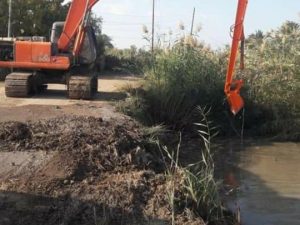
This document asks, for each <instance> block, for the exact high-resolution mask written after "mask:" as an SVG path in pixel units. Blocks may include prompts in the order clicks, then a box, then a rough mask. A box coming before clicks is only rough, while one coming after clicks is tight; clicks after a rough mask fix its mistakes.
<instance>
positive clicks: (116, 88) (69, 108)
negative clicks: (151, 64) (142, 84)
mask: <svg viewBox="0 0 300 225" xmlns="http://www.w3.org/2000/svg"><path fill="white" fill-rule="evenodd" d="M138 80H139V78H137V77H135V76H129V75H122V74H110V75H104V76H100V78H99V82H98V83H99V85H98V90H99V93H98V94H97V96H96V98H95V99H94V100H93V101H82V100H69V99H67V98H66V86H65V85H56V84H54V85H53V84H51V85H49V86H48V90H46V91H45V92H43V93H41V94H38V95H35V96H33V97H31V98H7V97H6V96H5V92H4V83H3V82H1V83H0V122H4V121H22V122H25V121H28V120H31V121H36V120H40V119H47V118H54V117H57V116H62V115H79V116H80V115H84V116H94V117H99V116H101V117H103V118H111V117H115V116H120V114H117V113H115V110H114V107H112V106H111V104H109V102H112V101H115V100H121V99H124V98H125V97H126V94H124V93H122V92H121V91H120V88H121V87H122V86H124V85H128V84H130V85H135V84H136V83H137V81H138Z"/></svg>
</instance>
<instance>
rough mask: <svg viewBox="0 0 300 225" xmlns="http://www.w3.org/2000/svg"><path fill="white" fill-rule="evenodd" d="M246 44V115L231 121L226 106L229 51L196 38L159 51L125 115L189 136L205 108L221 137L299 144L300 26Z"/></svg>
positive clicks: (283, 28) (258, 35)
mask: <svg viewBox="0 0 300 225" xmlns="http://www.w3.org/2000/svg"><path fill="white" fill-rule="evenodd" d="M246 43H247V49H246V69H245V70H244V71H243V72H239V71H238V69H237V71H238V72H237V76H238V77H242V78H243V79H244V80H245V84H246V85H245V87H244V88H243V89H242V96H243V97H244V98H245V102H246V107H245V109H246V110H245V113H244V114H243V115H238V116H237V117H235V118H234V119H233V117H231V116H230V113H229V110H228V109H227V107H226V103H225V98H224V93H223V85H224V80H225V74H226V68H227V59H228V55H229V48H224V49H222V50H218V51H216V50H212V49H210V48H209V47H207V46H206V45H205V44H203V43H199V42H197V40H196V38H194V37H187V38H179V39H178V40H177V41H175V42H174V43H173V45H168V46H167V47H164V48H162V47H161V48H159V47H157V49H156V51H155V55H154V57H153V59H152V61H151V59H148V62H149V63H150V62H151V63H150V64H149V65H150V66H149V65H148V66H146V67H145V66H144V67H143V69H142V71H143V72H144V74H145V82H144V84H143V90H139V91H136V92H135V93H134V94H133V95H132V96H133V98H134V99H135V101H132V102H133V103H134V105H133V107H128V106H129V104H127V106H126V107H127V109H128V108H129V110H127V112H129V111H130V114H132V115H135V114H137V115H139V116H140V115H142V114H143V115H144V116H142V117H141V116H140V118H142V119H143V121H144V122H145V123H146V124H150V125H153V124H164V125H166V126H168V127H169V128H171V129H175V130H183V129H185V130H189V129H190V127H191V125H192V124H193V123H194V122H195V113H194V112H195V110H194V109H195V107H196V106H197V105H201V106H204V105H207V106H209V107H211V109H212V112H211V116H212V118H213V120H214V121H215V122H216V123H217V124H218V125H219V129H220V130H221V131H222V132H220V134H226V135H227V134H228V133H232V134H236V133H238V132H237V131H238V130H239V128H241V127H244V128H245V133H246V134H251V135H262V136H272V137H274V136H275V137H277V138H280V139H283V140H300V132H299V129H298V127H299V125H300V98H299V96H300V55H299V52H300V24H298V23H295V22H287V23H284V24H283V25H282V26H281V27H280V28H278V29H276V30H272V31H270V32H268V33H265V34H264V33H262V32H259V31H258V32H257V33H254V34H252V35H250V36H249V37H248V38H247V41H246ZM148 57H149V56H148ZM145 62H146V61H145ZM127 103H128V102H127ZM126 107H125V108H126ZM125 108H124V109H125ZM135 110H136V111H137V112H138V113H135V112H134V111H135ZM125 111H126V110H125ZM243 116H245V117H244V118H241V117H243ZM243 121H244V122H245V123H243Z"/></svg>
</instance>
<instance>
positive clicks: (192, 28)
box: [191, 7, 196, 36]
mask: <svg viewBox="0 0 300 225" xmlns="http://www.w3.org/2000/svg"><path fill="white" fill-rule="evenodd" d="M195 12H196V8H195V7H194V11H193V18H192V26H191V36H192V35H193V30H194V21H195Z"/></svg>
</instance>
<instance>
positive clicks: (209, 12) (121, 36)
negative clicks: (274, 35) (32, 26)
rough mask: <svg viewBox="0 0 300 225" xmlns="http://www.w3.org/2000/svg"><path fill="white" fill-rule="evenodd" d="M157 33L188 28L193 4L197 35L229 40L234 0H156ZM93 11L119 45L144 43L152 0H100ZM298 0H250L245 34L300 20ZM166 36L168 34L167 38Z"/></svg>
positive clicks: (212, 42)
mask: <svg viewBox="0 0 300 225" xmlns="http://www.w3.org/2000/svg"><path fill="white" fill-rule="evenodd" d="M155 1H156V23H155V29H156V33H158V34H163V33H165V34H169V31H170V30H172V33H173V37H174V36H175V35H176V34H178V33H179V32H180V31H179V29H178V24H179V23H183V24H184V25H185V27H186V32H189V31H190V26H191V20H192V12H193V7H195V8H196V16H195V28H197V27H198V26H199V25H201V27H202V30H201V31H200V33H199V38H200V39H201V40H204V41H205V42H206V43H208V44H210V45H211V46H212V47H213V48H217V47H222V46H224V44H228V43H229V42H230V36H229V30H230V26H231V25H232V24H233V23H234V18H235V13H236V8H237V0H155ZM94 12H95V13H96V14H97V15H99V16H101V17H102V18H103V33H105V34H107V35H109V36H110V37H111V38H112V39H113V44H114V45H115V46H116V47H118V48H126V47H129V46H130V45H133V44H134V45H136V46H138V47H144V46H147V42H146V41H145V40H143V39H142V36H143V32H142V30H143V29H142V28H143V25H146V26H147V27H148V29H149V31H150V30H151V18H152V0H100V1H99V2H98V3H97V5H96V6H95V7H94ZM299 12H300V0H249V5H248V10H247V16H246V21H245V30H246V34H250V33H252V32H254V31H256V30H258V29H260V30H263V31H268V30H270V29H274V28H276V27H278V26H280V25H281V24H282V23H283V22H284V21H286V20H292V21H297V22H300V16H299ZM167 39H168V38H167Z"/></svg>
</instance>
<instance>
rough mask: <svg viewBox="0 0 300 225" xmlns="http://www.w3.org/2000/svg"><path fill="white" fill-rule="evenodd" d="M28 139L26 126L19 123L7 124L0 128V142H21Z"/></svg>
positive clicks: (28, 133) (28, 134) (28, 132)
mask: <svg viewBox="0 0 300 225" xmlns="http://www.w3.org/2000/svg"><path fill="white" fill-rule="evenodd" d="M26 138H30V130H29V129H28V126H27V125H26V124H24V123H20V122H7V123H4V124H2V126H1V127H0V140H2V141H21V140H23V139H26Z"/></svg>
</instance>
